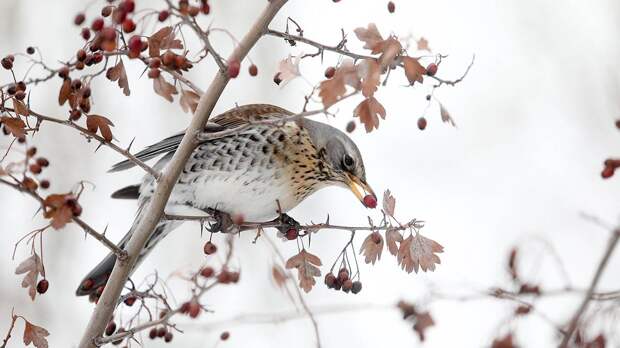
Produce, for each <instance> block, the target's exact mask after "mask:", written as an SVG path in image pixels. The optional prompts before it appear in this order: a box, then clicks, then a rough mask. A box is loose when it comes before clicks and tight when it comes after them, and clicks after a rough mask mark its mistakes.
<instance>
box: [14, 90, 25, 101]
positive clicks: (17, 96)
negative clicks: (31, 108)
mask: <svg viewBox="0 0 620 348" xmlns="http://www.w3.org/2000/svg"><path fill="white" fill-rule="evenodd" d="M25 98H26V92H24V91H17V92H15V99H17V100H24V99H25Z"/></svg>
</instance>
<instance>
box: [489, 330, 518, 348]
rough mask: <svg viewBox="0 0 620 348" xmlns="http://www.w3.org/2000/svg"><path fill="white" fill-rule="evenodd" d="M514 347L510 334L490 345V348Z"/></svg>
mask: <svg viewBox="0 0 620 348" xmlns="http://www.w3.org/2000/svg"><path fill="white" fill-rule="evenodd" d="M514 347H515V345H514V343H513V342H512V333H508V334H506V336H504V337H500V338H496V339H494V340H493V343H492V344H491V348H514Z"/></svg>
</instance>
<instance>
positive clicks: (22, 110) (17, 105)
mask: <svg viewBox="0 0 620 348" xmlns="http://www.w3.org/2000/svg"><path fill="white" fill-rule="evenodd" d="M13 110H15V113H17V114H18V115H22V116H28V115H30V112H29V111H28V108H27V107H26V105H24V103H22V102H21V101H20V100H17V99H15V98H13Z"/></svg>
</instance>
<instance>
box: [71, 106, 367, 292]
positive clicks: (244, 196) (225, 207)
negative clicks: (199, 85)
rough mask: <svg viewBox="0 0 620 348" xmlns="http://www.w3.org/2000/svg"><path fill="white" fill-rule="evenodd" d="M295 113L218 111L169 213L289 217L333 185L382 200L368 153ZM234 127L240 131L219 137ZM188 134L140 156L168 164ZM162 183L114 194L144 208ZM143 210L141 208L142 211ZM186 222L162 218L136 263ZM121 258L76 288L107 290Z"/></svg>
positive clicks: (109, 260) (126, 164) (147, 180)
mask: <svg viewBox="0 0 620 348" xmlns="http://www.w3.org/2000/svg"><path fill="white" fill-rule="evenodd" d="M291 115H293V114H292V113H291V112H289V111H287V110H284V109H282V108H279V107H277V106H273V105H266V104H253V105H245V106H241V107H236V108H234V109H232V110H229V111H227V112H225V113H223V114H221V115H219V116H217V117H214V118H212V119H211V120H210V121H209V123H208V124H207V126H206V127H205V129H204V132H203V133H202V134H201V137H202V138H204V139H205V140H204V141H201V143H200V145H199V146H198V147H196V149H195V150H194V151H193V153H192V154H191V156H190V158H189V159H188V161H187V163H186V164H185V168H184V170H183V172H182V173H181V175H180V177H179V180H178V183H177V184H176V185H175V187H174V189H173V190H172V193H171V194H170V198H169V200H168V203H167V206H166V210H165V212H166V213H167V214H185V215H188V214H192V213H194V215H195V213H196V212H200V213H202V214H203V215H204V212H205V211H208V212H211V213H213V212H222V213H226V214H228V216H238V217H241V219H243V221H252V222H263V221H269V220H271V219H276V218H279V219H282V216H284V215H282V214H284V213H286V212H287V211H289V210H291V209H292V208H294V207H295V206H296V205H298V204H299V203H300V202H301V201H303V200H304V199H305V198H306V197H308V196H309V195H311V194H312V193H314V192H316V191H318V190H319V189H321V188H323V187H327V186H331V185H335V186H342V187H345V188H348V189H350V190H351V191H352V192H353V193H354V194H355V195H356V196H357V198H358V199H359V200H360V201H361V202H362V203H363V204H364V205H366V206H369V204H368V201H366V203H364V197H365V195H366V194H368V195H371V197H372V199H370V201H372V200H373V199H374V202H376V196H375V195H374V193H373V191H372V189H371V188H370V186H369V185H368V184H367V183H366V173H365V169H364V163H363V161H362V155H361V154H360V151H359V149H358V148H357V146H356V145H355V143H353V141H352V140H351V139H350V138H349V137H348V136H347V135H346V134H345V133H343V132H341V131H340V130H338V129H336V128H334V127H332V126H329V125H327V124H324V123H320V122H317V121H313V120H309V119H292V118H291V117H290V116H291ZM230 129H239V131H238V132H234V133H232V132H228V135H226V134H223V135H221V136H218V134H222V131H225V130H230ZM224 133H225V132H224ZM183 135H184V133H183V132H182V133H179V134H176V135H173V136H171V137H169V138H167V139H164V140H162V141H160V142H158V143H156V144H153V145H151V146H148V147H147V148H146V149H144V150H142V151H140V152H138V153H137V154H136V157H137V158H138V159H140V160H142V161H148V160H150V159H153V158H155V157H158V156H160V155H163V157H162V158H161V159H160V160H159V161H158V162H157V163H156V164H155V165H154V167H153V168H154V169H155V170H161V169H162V168H164V166H165V165H166V164H167V163H168V162H169V160H170V158H171V157H172V155H173V154H174V152H175V151H176V149H177V147H178V146H179V144H180V142H181V139H182V137H183ZM133 166H134V163H133V162H130V161H128V160H127V161H123V162H120V163H117V164H116V165H114V166H113V167H112V169H111V171H112V172H116V171H121V170H125V169H128V168H131V167H133ZM155 186H156V182H155V180H154V178H153V177H152V176H151V175H148V174H147V175H146V176H145V177H144V179H143V181H142V183H141V184H139V185H133V186H128V187H125V188H123V189H121V190H119V191H116V192H115V193H114V194H112V197H113V198H126V199H137V200H138V202H139V206H140V207H143V206H144V204H145V203H146V202H148V200H149V198H150V197H151V195H152V194H153V192H154V190H155ZM374 204H376V203H374ZM370 205H373V204H370ZM372 207H374V206H372ZM139 214H140V211H139V212H138V218H139ZM138 218H137V219H138ZM289 219H290V218H289ZM293 221H294V220H293ZM181 223H182V221H172V220H162V221H161V222H160V223H159V224H158V225H157V227H156V229H155V230H154V231H153V233H152V234H151V236H150V237H149V240H148V241H147V243H146V245H145V247H144V249H143V251H142V252H141V254H140V258H139V260H138V263H137V264H136V266H137V265H138V264H139V262H140V260H142V259H144V256H146V255H147V254H148V253H149V252H150V251H151V250H152V249H153V247H154V246H155V245H156V244H157V243H158V242H159V241H160V240H161V239H163V238H164V237H165V236H166V235H167V234H168V233H169V232H170V231H172V230H173V229H175V228H176V227H178V226H179V225H180V224H181ZM131 233H132V230H130V231H129V232H128V233H127V234H126V235H125V237H124V238H123V239H122V240H121V242H120V243H119V247H121V248H124V246H125V243H126V242H127V241H128V240H129V237H131ZM115 260H116V257H115V255H114V254H110V255H108V256H107V257H106V258H105V259H104V260H103V261H101V262H100V263H99V264H98V265H97V266H96V267H95V268H94V269H93V270H92V271H91V272H90V273H89V274H88V275H87V276H86V277H85V279H84V281H83V282H82V283H81V285H80V287H79V288H78V289H77V295H78V296H81V295H89V294H94V293H97V292H100V291H101V289H102V286H104V285H105V282H106V281H107V278H108V276H109V275H110V273H111V271H112V268H113V266H114V262H115ZM134 269H135V267H134Z"/></svg>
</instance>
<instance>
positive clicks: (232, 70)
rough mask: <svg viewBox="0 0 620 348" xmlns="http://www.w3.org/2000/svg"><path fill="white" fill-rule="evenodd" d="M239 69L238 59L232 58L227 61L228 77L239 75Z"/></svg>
mask: <svg viewBox="0 0 620 348" xmlns="http://www.w3.org/2000/svg"><path fill="white" fill-rule="evenodd" d="M240 69H241V63H240V62H239V60H238V59H232V60H230V61H229V62H228V77H230V78H233V79H234V78H235V77H237V76H239V70H240Z"/></svg>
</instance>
